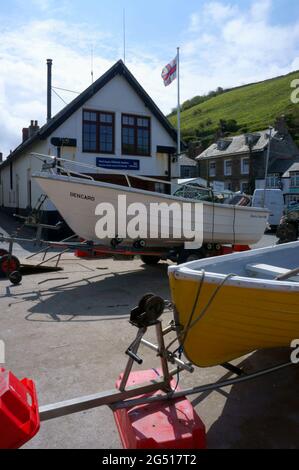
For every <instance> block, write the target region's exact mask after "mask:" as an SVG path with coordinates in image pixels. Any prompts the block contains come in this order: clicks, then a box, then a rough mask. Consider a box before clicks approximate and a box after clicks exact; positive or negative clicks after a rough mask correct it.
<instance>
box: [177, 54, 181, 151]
mask: <svg viewBox="0 0 299 470" xmlns="http://www.w3.org/2000/svg"><path fill="white" fill-rule="evenodd" d="M177 79H178V109H177V114H178V126H177V135H178V142H177V155H178V157H179V155H180V153H181V98H180V48H179V47H177Z"/></svg>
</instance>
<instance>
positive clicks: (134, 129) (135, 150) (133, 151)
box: [122, 114, 151, 156]
mask: <svg viewBox="0 0 299 470" xmlns="http://www.w3.org/2000/svg"><path fill="white" fill-rule="evenodd" d="M150 132H151V129H150V118H148V117H142V116H133V115H131V114H123V115H122V153H123V154H124V155H140V156H150V154H151V139H150V137H151V136H150Z"/></svg>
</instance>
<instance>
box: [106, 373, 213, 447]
mask: <svg viewBox="0 0 299 470" xmlns="http://www.w3.org/2000/svg"><path fill="white" fill-rule="evenodd" d="M159 373H160V371H159ZM121 379H122V375H121V376H120V377H119V379H118V381H117V383H116V387H117V388H119V385H120V382H121ZM153 379H157V372H156V371H154V370H147V371H142V372H132V373H131V374H130V377H129V380H128V384H127V386H128V387H130V386H134V385H135V386H136V385H138V384H141V383H145V382H149V381H150V380H153ZM171 385H172V387H173V388H174V387H175V386H176V379H174V380H172V383H171ZM177 390H178V389H177ZM158 394H161V391H157V392H155V393H151V394H146V395H142V397H144V396H154V395H158ZM139 398H141V397H139ZM113 414H114V418H115V422H116V425H117V429H118V432H119V435H120V439H121V442H122V445H123V447H124V448H125V449H205V448H206V431H205V425H204V424H203V422H202V421H201V419H200V418H199V416H198V415H197V413H196V411H195V409H194V408H193V406H192V405H191V403H190V402H189V400H187V399H186V397H183V398H177V399H174V400H167V401H159V402H156V403H149V404H144V405H138V406H133V407H131V408H127V409H119V410H115V411H114V413H113Z"/></svg>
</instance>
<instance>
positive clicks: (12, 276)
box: [9, 271, 22, 286]
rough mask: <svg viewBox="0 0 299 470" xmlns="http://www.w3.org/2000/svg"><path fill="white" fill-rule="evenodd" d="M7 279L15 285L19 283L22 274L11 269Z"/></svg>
mask: <svg viewBox="0 0 299 470" xmlns="http://www.w3.org/2000/svg"><path fill="white" fill-rule="evenodd" d="M9 280H10V282H11V283H12V284H14V285H15V286H17V285H18V284H20V282H21V281H22V274H21V273H20V271H13V272H12V273H11V274H10V275H9Z"/></svg>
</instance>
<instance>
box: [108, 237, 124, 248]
mask: <svg viewBox="0 0 299 470" xmlns="http://www.w3.org/2000/svg"><path fill="white" fill-rule="evenodd" d="M122 242H123V239H122V238H113V239H112V240H111V242H110V245H111V246H112V248H116V247H117V246H118V245H120V244H121V243H122Z"/></svg>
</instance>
